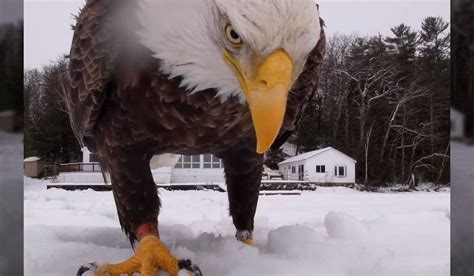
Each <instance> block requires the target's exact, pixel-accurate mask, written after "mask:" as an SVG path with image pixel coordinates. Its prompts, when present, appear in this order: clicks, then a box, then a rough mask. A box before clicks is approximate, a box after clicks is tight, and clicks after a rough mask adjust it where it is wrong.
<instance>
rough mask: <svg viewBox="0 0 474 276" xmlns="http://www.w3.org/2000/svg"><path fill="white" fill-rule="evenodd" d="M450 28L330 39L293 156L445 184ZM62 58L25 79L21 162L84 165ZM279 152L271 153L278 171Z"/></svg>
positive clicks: (395, 179)
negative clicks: (332, 152)
mask: <svg viewBox="0 0 474 276" xmlns="http://www.w3.org/2000/svg"><path fill="white" fill-rule="evenodd" d="M448 26H449V25H448V23H447V22H445V21H444V20H443V19H441V18H439V17H428V18H426V19H425V20H424V21H423V22H422V28H421V30H420V31H415V30H413V29H412V28H411V27H409V26H407V25H405V24H400V25H398V26H395V27H393V28H392V29H391V31H392V35H391V36H388V37H384V36H382V35H376V36H358V35H342V34H338V35H334V36H332V37H331V38H329V39H328V47H327V54H326V58H325V61H324V66H323V69H322V75H321V81H320V86H319V89H318V91H317V93H316V95H315V97H314V98H313V99H312V101H311V102H310V103H309V104H308V106H307V108H306V111H305V115H304V116H303V118H302V120H301V121H300V124H299V127H298V129H297V132H296V134H295V135H294V136H293V137H290V140H291V141H292V142H293V143H295V144H296V146H297V151H298V152H299V153H302V152H306V151H310V150H314V149H318V148H322V147H326V146H332V147H335V148H337V149H339V150H341V151H343V152H345V153H347V154H348V155H350V156H351V157H353V158H354V159H356V160H357V161H358V163H357V166H356V167H357V175H358V179H357V181H358V182H359V183H363V184H366V185H372V186H381V185H389V184H391V183H410V184H411V185H416V183H417V182H419V181H432V182H436V183H446V182H448V181H449V97H450V95H449V62H450V58H449V55H450V53H449V46H450V43H449V42H450V35H449V30H448ZM66 72H67V59H61V60H59V61H57V62H55V63H53V64H51V65H49V66H45V67H44V68H42V69H41V70H38V69H33V70H28V71H26V72H25V81H24V86H25V87H24V91H25V110H26V112H25V122H26V124H25V125H26V127H25V154H26V155H38V156H41V157H43V158H44V159H46V160H49V161H52V162H74V161H78V160H79V158H80V149H79V144H78V143H77V141H76V139H75V137H74V134H73V133H72V131H71V127H70V123H69V118H68V115H67V113H66V107H65V102H64V98H63V96H62V95H63V94H62V92H63V87H62V83H63V81H65V80H66V79H67V78H66ZM284 157H285V156H284V153H283V151H282V150H281V149H280V150H278V151H275V152H269V153H268V154H267V161H266V164H267V165H268V166H270V167H273V168H275V167H276V164H277V163H278V161H281V160H282V158H284Z"/></svg>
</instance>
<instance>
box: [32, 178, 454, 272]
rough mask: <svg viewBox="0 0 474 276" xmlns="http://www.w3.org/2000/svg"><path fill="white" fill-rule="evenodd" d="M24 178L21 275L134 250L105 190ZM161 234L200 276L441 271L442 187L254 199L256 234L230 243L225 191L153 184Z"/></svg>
mask: <svg viewBox="0 0 474 276" xmlns="http://www.w3.org/2000/svg"><path fill="white" fill-rule="evenodd" d="M45 185H46V182H44V181H39V180H32V179H29V178H26V179H25V197H24V199H25V202H24V204H25V275H35V276H37V275H74V273H75V272H76V270H77V268H78V267H79V266H80V265H82V264H85V263H88V262H91V261H97V260H100V261H108V262H117V261H120V260H122V259H125V258H127V257H129V256H130V255H132V250H131V249H130V246H129V244H128V242H127V240H126V238H125V236H124V235H123V234H122V232H121V230H120V227H119V224H118V219H117V214H116V211H115V206H114V201H113V197H112V193H111V192H94V191H76V192H70V191H69V192H68V191H63V190H46V189H45ZM160 194H161V198H162V202H163V208H162V212H161V215H160V230H161V237H162V239H163V240H164V241H165V243H166V244H167V245H168V246H169V247H170V248H172V251H173V252H174V254H176V255H178V256H181V257H190V258H192V259H194V261H195V262H196V263H197V264H199V265H200V267H201V269H202V271H203V273H204V275H205V276H223V275H235V276H242V275H271V276H275V275H281V276H283V275H285V276H286V275H417V276H418V275H430V276H432V275H449V261H450V247H449V245H450V240H449V236H450V235H449V234H450V230H449V229H450V220H449V216H450V209H449V208H450V207H449V192H447V191H445V192H413V193H367V192H358V191H354V190H350V189H347V188H320V189H318V190H317V191H316V192H303V193H302V194H301V195H299V196H298V195H291V196H275V195H273V196H261V197H260V201H259V207H258V211H257V215H256V223H255V225H256V229H255V233H254V238H255V241H256V244H257V246H258V248H252V247H249V246H247V245H244V244H241V243H239V242H237V241H236V240H235V238H234V234H235V230H234V227H233V225H232V223H231V219H230V218H229V217H228V215H227V213H228V210H227V208H228V203H227V195H226V194H225V193H220V192H210V191H199V192H194V191H187V192H169V191H166V190H160Z"/></svg>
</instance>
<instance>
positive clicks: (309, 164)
mask: <svg viewBox="0 0 474 276" xmlns="http://www.w3.org/2000/svg"><path fill="white" fill-rule="evenodd" d="M356 163H357V161H355V160H354V159H352V158H351V157H350V156H348V155H346V154H344V153H342V152H340V151H338V150H337V149H335V148H332V147H327V148H324V149H319V150H315V151H310V152H306V153H303V154H300V155H297V156H295V157H291V158H289V159H287V160H285V161H283V162H280V163H279V164H278V168H279V171H280V173H281V174H282V175H283V179H285V180H300V181H308V182H314V183H324V184H331V183H334V184H352V183H355V164H356Z"/></svg>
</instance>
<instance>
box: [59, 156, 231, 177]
mask: <svg viewBox="0 0 474 276" xmlns="http://www.w3.org/2000/svg"><path fill="white" fill-rule="evenodd" d="M62 167H64V168H67V167H69V168H71V170H68V172H62V173H60V174H59V176H58V178H57V180H56V181H57V182H62V183H103V181H104V178H103V175H102V173H101V170H100V166H99V163H98V160H97V156H96V155H95V154H93V153H91V152H90V151H89V150H88V149H87V148H86V147H84V148H82V163H74V164H63V165H62ZM152 174H153V179H154V180H155V183H157V184H168V183H223V182H225V177H224V165H223V164H222V161H221V159H219V158H217V157H216V156H214V155H212V154H201V155H192V156H188V155H181V156H180V157H179V160H178V161H177V163H176V164H175V165H174V166H173V167H161V168H158V169H153V170H152Z"/></svg>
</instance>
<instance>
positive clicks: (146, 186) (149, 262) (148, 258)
mask: <svg viewBox="0 0 474 276" xmlns="http://www.w3.org/2000/svg"><path fill="white" fill-rule="evenodd" d="M146 152H147V151H146V148H140V147H138V148H133V149H130V150H124V149H123V148H120V149H115V150H114V149H110V148H109V149H107V153H108V154H107V158H104V157H105V155H101V154H100V153H99V158H100V159H101V161H102V162H101V165H102V166H103V167H104V168H105V169H106V170H107V171H108V172H109V174H110V178H111V181H112V189H113V194H114V198H115V203H116V206H117V212H118V216H119V220H120V224H121V226H122V229H123V230H124V231H125V233H126V234H127V236H128V237H129V239H130V242H131V243H132V244H133V242H135V241H137V240H138V241H139V244H138V246H137V248H136V250H135V255H134V256H133V257H131V258H130V259H128V260H126V261H124V262H122V263H118V264H109V265H105V266H103V267H99V268H98V269H97V270H96V271H95V275H112V276H113V275H123V274H126V275H129V274H130V275H131V274H133V273H140V274H141V275H142V276H143V275H156V271H158V270H164V271H166V272H168V273H169V274H170V275H172V276H176V275H177V274H178V272H179V270H181V269H183V268H184V269H188V270H190V271H192V272H193V273H194V275H201V273H200V271H199V268H198V267H197V266H195V265H193V264H192V263H191V262H190V261H189V260H178V259H176V258H175V257H174V256H172V255H171V254H170V252H169V250H168V249H167V248H166V246H165V244H164V243H163V242H162V241H161V240H160V237H159V232H158V218H157V217H158V213H159V208H160V200H159V197H158V191H157V187H156V185H155V182H154V181H153V176H152V174H151V170H150V165H149V164H150V159H151V155H150V156H148V154H147V153H146Z"/></svg>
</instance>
